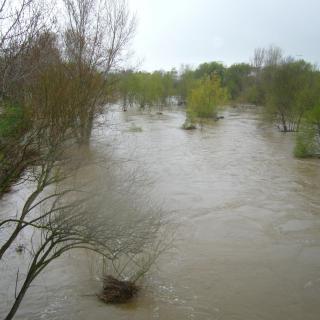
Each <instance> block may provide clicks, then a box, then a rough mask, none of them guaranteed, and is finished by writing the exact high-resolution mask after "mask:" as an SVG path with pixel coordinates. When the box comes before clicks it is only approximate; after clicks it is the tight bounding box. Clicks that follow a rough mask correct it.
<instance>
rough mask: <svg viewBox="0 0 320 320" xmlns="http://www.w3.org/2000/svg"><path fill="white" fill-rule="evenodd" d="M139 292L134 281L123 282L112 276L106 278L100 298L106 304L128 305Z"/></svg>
mask: <svg viewBox="0 0 320 320" xmlns="http://www.w3.org/2000/svg"><path fill="white" fill-rule="evenodd" d="M138 290H139V288H138V286H137V285H136V284H135V283H134V282H132V281H121V280H118V279H116V278H114V277H112V276H106V277H105V278H104V279H103V290H102V292H101V293H100V294H99V295H98V297H99V299H100V300H102V301H103V302H105V303H110V304H120V303H126V302H128V301H130V300H131V299H132V298H133V297H134V296H135V295H136V294H137V293H138Z"/></svg>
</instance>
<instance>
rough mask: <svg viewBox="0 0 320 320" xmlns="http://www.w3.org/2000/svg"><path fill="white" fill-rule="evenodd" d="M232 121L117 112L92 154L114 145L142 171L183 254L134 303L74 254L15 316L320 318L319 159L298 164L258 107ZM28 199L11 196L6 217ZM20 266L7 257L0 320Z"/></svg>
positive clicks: (49, 273)
mask: <svg viewBox="0 0 320 320" xmlns="http://www.w3.org/2000/svg"><path fill="white" fill-rule="evenodd" d="M223 114H224V116H225V119H223V120H220V121H218V122H216V123H213V124H211V125H206V126H205V127H204V128H203V129H202V130H200V129H199V130H196V131H184V130H182V129H180V127H181V125H182V123H183V121H184V117H185V115H184V112H183V111H180V110H166V111H164V114H163V115H155V112H151V113H148V112H145V113H137V112H134V111H130V110H129V111H128V112H126V113H124V112H121V111H114V112H112V113H110V114H109V115H108V121H107V125H106V127H103V126H102V127H100V128H99V129H97V130H96V132H95V137H94V141H93V144H92V147H91V152H92V154H93V155H94V154H103V153H107V152H109V151H108V150H109V145H110V142H111V141H112V142H113V143H114V142H116V146H117V147H116V148H115V149H114V157H119V158H123V159H126V158H130V159H131V162H132V163H134V165H138V166H140V167H143V172H144V175H145V176H146V177H147V178H148V179H149V180H150V181H152V187H150V190H149V193H150V194H149V197H150V198H151V199H152V200H154V201H155V202H157V203H161V204H162V207H163V210H164V211H165V212H167V213H168V215H171V216H172V218H173V219H174V221H176V222H177V223H178V224H179V225H180V227H179V231H178V239H177V242H176V246H175V248H174V249H173V250H171V251H170V252H168V253H167V254H164V255H163V256H162V257H161V258H160V259H159V261H158V263H157V265H156V267H155V268H153V269H152V270H150V272H149V274H148V275H147V276H146V277H145V279H144V280H143V281H142V284H141V285H142V290H141V292H140V294H139V296H138V297H137V298H136V299H135V300H134V301H133V302H132V303H130V304H128V305H126V306H107V305H104V304H103V303H101V302H100V301H98V299H97V298H96V297H95V296H94V294H95V293H97V292H98V291H99V288H100V283H99V281H97V280H96V275H95V274H94V272H93V269H94V266H93V262H92V260H91V256H90V255H88V254H86V253H83V252H71V253H70V254H68V255H66V256H64V257H62V258H61V259H59V260H58V261H56V262H54V263H53V264H52V265H51V266H49V268H48V269H47V270H46V272H45V274H44V275H42V276H40V277H39V278H38V279H37V280H36V281H35V283H34V285H33V287H32V288H31V289H30V291H29V292H28V294H27V296H26V298H25V300H24V302H23V304H22V305H21V308H20V310H19V312H18V314H17V316H16V319H21V320H22V319H36V320H38V319H48V320H56V319H68V320H76V319H77V320H88V319H95V320H102V319H112V320H122V319H123V320H125V319H128V320H129V319H130V320H131V319H133V320H134V319H137V320H146V319H165V320H171V319H172V320H179V319H183V320H185V319H199V320H205V319H208V320H209V319H210V320H211V319H212V320H214V319H217V320H218V319H219V320H289V319H290V320H302V319H303V320H318V319H320V160H319V159H311V160H298V159H295V158H294V157H293V156H292V149H293V145H294V144H293V142H294V136H293V135H291V134H282V133H280V132H278V131H277V130H276V129H275V128H273V127H272V126H271V125H270V124H268V123H265V122H264V121H263V120H262V119H261V116H260V113H259V111H257V110H255V109H234V108H229V109H226V110H225V111H224V112H223ZM110 124H113V126H111V128H112V129H110ZM137 127H139V128H141V129H142V131H141V130H133V128H135V129H136V128H137ZM134 131H135V132H134ZM139 131H141V132H139ZM131 162H128V163H126V167H128V166H131ZM132 165H133V164H132ZM83 174H84V175H89V178H90V174H91V173H90V170H86V171H84V172H83ZM25 191H26V190H19V191H17V192H12V193H11V194H8V195H7V196H6V197H5V198H4V200H3V202H2V204H1V208H0V214H4V213H5V212H8V211H9V209H11V210H15V207H16V206H17V203H18V202H19V199H21V194H23V192H25ZM124 201H126V199H124ZM105 205H107V204H105ZM1 212H2V213H1ZM21 259H23V255H17V254H16V253H15V252H10V253H9V255H8V258H7V260H6V262H5V263H4V266H2V267H1V268H2V271H1V283H4V284H3V285H2V286H1V287H0V319H1V318H3V317H4V315H5V311H6V310H7V308H8V303H9V300H10V297H9V293H8V292H9V291H10V290H9V291H8V288H9V287H10V286H11V287H12V284H11V283H10V282H9V279H6V276H5V271H3V270H4V269H10V268H12V266H14V267H16V266H17V265H18V264H19V263H20V262H21ZM3 275H4V276H3ZM90 294H91V295H90Z"/></svg>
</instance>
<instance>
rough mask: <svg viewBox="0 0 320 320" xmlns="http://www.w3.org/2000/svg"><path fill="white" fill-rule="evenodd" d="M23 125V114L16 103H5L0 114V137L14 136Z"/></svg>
mask: <svg viewBox="0 0 320 320" xmlns="http://www.w3.org/2000/svg"><path fill="white" fill-rule="evenodd" d="M24 127H25V115H24V113H23V109H22V108H21V107H20V106H18V105H13V104H9V103H5V104H4V105H3V106H2V110H1V114H0V139H4V138H9V137H12V136H16V135H17V134H18V133H19V131H21V130H22V129H23V128H24Z"/></svg>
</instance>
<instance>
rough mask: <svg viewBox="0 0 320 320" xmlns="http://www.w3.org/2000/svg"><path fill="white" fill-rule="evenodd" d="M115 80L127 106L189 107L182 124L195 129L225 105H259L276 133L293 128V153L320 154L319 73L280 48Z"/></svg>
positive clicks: (126, 74)
mask: <svg viewBox="0 0 320 320" xmlns="http://www.w3.org/2000/svg"><path fill="white" fill-rule="evenodd" d="M117 78H118V94H119V98H120V99H121V100H122V103H123V107H124V109H125V110H126V109H127V107H128V106H130V105H134V104H136V105H138V106H140V108H142V109H144V108H145V107H146V106H148V107H152V106H157V107H158V108H159V109H161V108H162V107H163V106H164V105H166V104H169V103H174V102H175V103H177V104H181V105H186V106H187V109H186V110H187V121H186V124H187V125H186V127H189V125H190V126H191V127H193V125H192V122H195V121H196V119H198V120H199V119H204V118H208V117H209V118H214V117H216V116H217V110H218V109H217V108H218V106H221V105H223V104H226V103H229V104H237V103H247V104H254V105H259V106H262V107H264V109H265V112H266V114H267V115H268V117H269V118H270V119H272V121H274V123H275V124H276V126H277V127H278V129H279V130H280V131H282V132H296V136H297V143H296V148H295V155H296V156H298V157H305V156H312V155H317V154H319V152H320V72H319V70H318V68H317V67H316V66H314V65H312V64H310V63H308V62H306V61H304V60H302V59H298V60H297V59H295V58H293V57H290V56H285V55H284V54H283V52H282V50H281V49H280V48H278V47H274V46H270V47H269V48H258V49H256V50H255V51H254V55H253V58H252V59H251V62H250V63H237V64H233V65H231V66H224V65H223V64H222V63H220V62H210V63H203V64H201V65H199V66H198V67H197V68H195V69H194V68H191V67H190V66H186V65H184V66H182V67H181V69H180V70H179V71H177V70H176V69H173V70H171V71H170V72H165V71H156V72H153V73H148V72H134V71H132V70H128V71H123V72H122V73H119V74H118V75H117ZM173 97H174V99H173Z"/></svg>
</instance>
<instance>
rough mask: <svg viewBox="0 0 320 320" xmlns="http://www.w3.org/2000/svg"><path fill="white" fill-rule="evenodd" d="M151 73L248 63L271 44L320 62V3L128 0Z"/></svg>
mask: <svg viewBox="0 0 320 320" xmlns="http://www.w3.org/2000/svg"><path fill="white" fill-rule="evenodd" d="M128 1H129V3H130V7H131V9H132V11H134V12H135V13H136V15H137V18H138V28H137V33H136V37H135V39H134V42H133V48H134V51H135V53H136V56H137V57H138V58H140V59H142V61H143V62H142V65H141V68H142V69H145V70H150V71H151V70H156V69H157V70H158V69H167V70H169V69H171V68H172V67H179V66H180V65H181V64H182V63H185V64H191V65H194V66H196V65H198V64H199V63H202V62H206V61H222V62H223V63H224V64H227V65H230V64H232V63H235V62H248V61H249V60H250V57H252V55H253V51H254V48H257V47H266V46H269V45H270V44H273V45H277V46H280V47H281V48H283V50H284V52H285V53H286V54H290V55H292V56H296V57H299V58H300V57H302V58H304V59H306V60H308V61H310V62H313V63H319V62H320V37H319V34H320V0H304V1H303V0H128Z"/></svg>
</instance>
